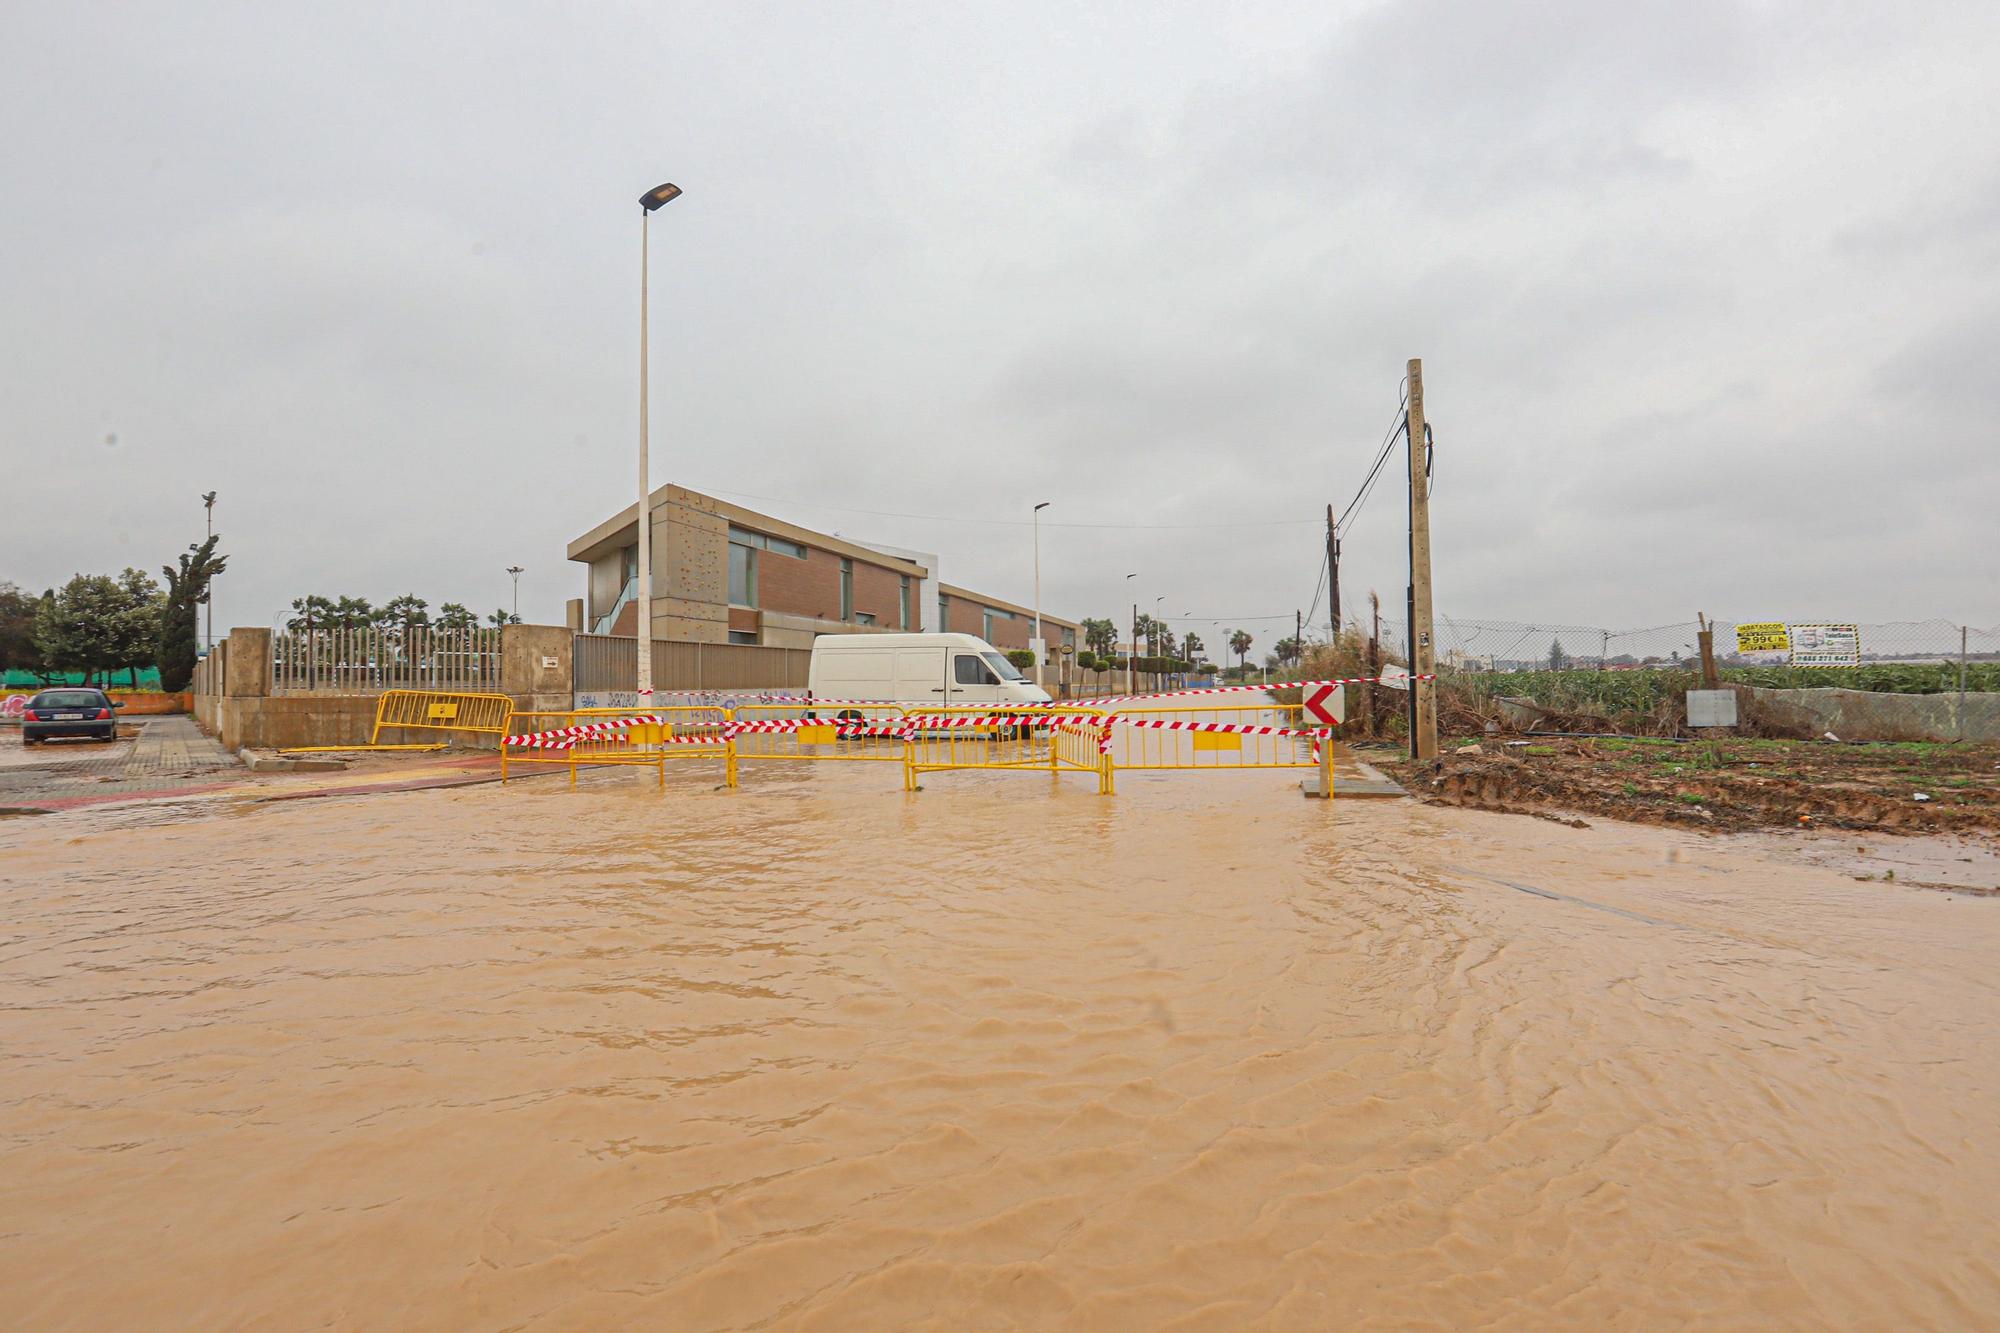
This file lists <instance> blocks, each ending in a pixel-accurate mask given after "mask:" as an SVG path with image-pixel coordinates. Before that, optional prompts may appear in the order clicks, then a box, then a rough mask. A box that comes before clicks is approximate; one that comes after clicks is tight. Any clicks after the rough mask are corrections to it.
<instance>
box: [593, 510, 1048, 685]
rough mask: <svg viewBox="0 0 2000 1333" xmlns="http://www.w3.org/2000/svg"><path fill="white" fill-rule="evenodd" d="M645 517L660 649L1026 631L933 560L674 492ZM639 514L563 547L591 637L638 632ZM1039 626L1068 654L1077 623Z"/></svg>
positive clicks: (1029, 615) (1020, 616) (1009, 643)
mask: <svg viewBox="0 0 2000 1333" xmlns="http://www.w3.org/2000/svg"><path fill="white" fill-rule="evenodd" d="M648 508H649V510H650V514H649V520H650V523H651V528H650V531H651V533H652V542H653V552H654V559H653V589H652V597H653V637H654V638H655V639H656V640H665V641H668V642H676V643H737V644H759V645H762V646H765V647H777V648H809V647H811V646H812V641H813V639H814V638H815V637H817V636H818V635H821V634H856V633H869V632H875V633H883V632H893V631H900V630H909V631H920V630H924V629H927V628H934V629H953V630H963V631H964V632H966V633H970V634H983V633H984V632H985V631H986V629H987V628H988V627H989V626H991V628H992V629H993V631H994V633H995V634H996V635H997V636H998V637H996V638H994V639H993V640H992V641H993V642H994V644H995V646H997V647H1003V648H1026V647H1027V646H1028V639H1029V637H1030V636H1031V635H1032V633H1033V627H1034V613H1033V611H1032V609H1030V608H1026V607H1023V606H1021V605H1019V604H1018V603H1015V602H1009V601H1006V600H1004V599H1000V598H995V597H988V596H984V595H982V594H979V593H973V592H968V591H966V590H965V589H963V588H951V587H948V586H946V585H943V584H941V583H939V582H938V580H937V573H936V570H935V568H934V566H935V564H936V563H937V561H936V557H923V556H922V553H919V552H907V551H901V550H895V549H890V548H880V547H871V546H866V545H862V544H860V543H857V542H852V541H848V540H846V539H845V538H842V537H837V536H834V535H832V534H829V533H823V532H815V531H813V530H812V529H810V528H801V527H799V526H797V525H796V524H791V523H786V522H784V521H783V520H781V519H775V518H772V517H770V516H769V515H767V514H759V513H757V512H755V511H754V510H749V509H745V508H743V507H741V506H740V505H733V504H730V503H728V502H727V501H724V500H718V499H716V498H715V497H713V496H708V495H703V494H701V493H700V492H698V491H690V490H688V489H687V488H686V487H682V486H674V485H667V486H662V487H661V488H660V489H659V490H657V491H655V492H653V495H652V497H651V500H650V503H649V506H648ZM638 510H639V506H638V505H636V504H634V505H630V506H628V507H627V508H626V509H625V510H623V511H622V512H621V513H619V514H618V515H617V516H616V517H613V518H610V519H607V520H606V521H605V522H603V523H601V524H599V525H598V526H597V527H595V528H593V529H592V530H591V531H589V532H587V533H585V534H584V535H583V536H581V537H579V538H577V539H576V540H575V541H573V542H571V543H570V544H569V552H568V554H569V558H570V559H571V560H575V561H577V562H579V563H581V564H583V565H585V566H587V572H586V574H585V578H584V586H585V597H584V603H585V604H584V608H583V624H584V626H585V628H586V629H587V630H588V631H590V632H593V633H610V634H615V635H633V634H636V633H637V631H638V605H637V600H636V587H635V584H636V578H635V571H636V568H637V549H638V548H637V541H638ZM732 534H734V535H732ZM732 546H736V547H739V548H742V554H739V555H735V556H732V554H731V547H732ZM912 557H921V558H912ZM732 559H735V560H738V561H747V562H749V563H750V564H751V565H753V566H754V570H755V577H754V591H751V592H750V593H749V596H748V597H747V599H745V600H740V601H739V600H732V598H731V595H730V564H731V561H732ZM844 586H845V587H846V588H847V589H848V590H849V591H850V593H851V596H849V597H843V587H844ZM947 619H948V620H949V623H948V624H947V623H944V622H945V621H946V620H947ZM1043 624H1044V627H1045V629H1046V637H1047V638H1048V640H1049V642H1050V644H1051V645H1052V646H1054V645H1058V644H1061V643H1063V642H1065V641H1068V642H1070V643H1071V644H1072V645H1074V644H1075V642H1076V636H1077V634H1078V632H1079V627H1078V626H1077V625H1076V623H1075V622H1073V621H1068V620H1063V619H1061V618H1059V617H1056V616H1052V615H1047V614H1045V615H1044V616H1043Z"/></svg>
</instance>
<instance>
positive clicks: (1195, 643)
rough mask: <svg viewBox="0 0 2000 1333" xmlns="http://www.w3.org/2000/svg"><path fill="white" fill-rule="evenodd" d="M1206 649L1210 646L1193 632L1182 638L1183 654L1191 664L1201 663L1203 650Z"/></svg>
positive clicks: (1190, 631)
mask: <svg viewBox="0 0 2000 1333" xmlns="http://www.w3.org/2000/svg"><path fill="white" fill-rule="evenodd" d="M1206 647H1208V645H1207V644H1205V643H1203V642H1202V641H1201V639H1200V638H1199V637H1198V636H1197V635H1196V634H1195V632H1194V631H1193V630H1189V631H1188V632H1187V633H1186V634H1183V635H1182V636H1181V653H1182V654H1183V655H1184V656H1185V657H1186V658H1187V660H1188V661H1189V662H1199V661H1200V660H1201V654H1202V650H1203V649H1204V648H1206Z"/></svg>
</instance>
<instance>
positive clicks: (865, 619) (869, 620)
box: [854, 611, 875, 625]
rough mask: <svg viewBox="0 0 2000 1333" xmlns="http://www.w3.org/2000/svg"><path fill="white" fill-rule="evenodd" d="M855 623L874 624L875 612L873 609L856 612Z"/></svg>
mask: <svg viewBox="0 0 2000 1333" xmlns="http://www.w3.org/2000/svg"><path fill="white" fill-rule="evenodd" d="M854 623H855V624H857V625H872V624H874V623H875V613H874V612H873V611H856V612H855V613H854Z"/></svg>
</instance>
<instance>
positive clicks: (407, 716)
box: [278, 690, 514, 754]
mask: <svg viewBox="0 0 2000 1333" xmlns="http://www.w3.org/2000/svg"><path fill="white" fill-rule="evenodd" d="M513 715H514V701H513V700H512V699H509V698H508V697H507V696H506V695H504V694H465V693H462V692H457V691H439V690H384V691H383V692H382V695H381V697H380V698H379V699H377V700H376V701H375V726H374V728H373V730H371V731H370V732H369V733H368V743H367V744H366V745H298V746H290V747H287V748H286V749H283V750H280V751H279V752H278V753H280V754H322V753H329V752H336V751H338V752H347V751H354V750H442V749H443V748H444V747H445V746H446V745H448V744H449V743H450V742H448V741H418V742H404V743H392V744H384V743H383V741H382V733H383V732H384V731H401V730H405V729H414V730H418V731H464V732H471V733H472V734H473V735H478V736H499V737H502V738H504V737H506V736H507V734H508V731H509V723H510V722H511V720H512V718H513Z"/></svg>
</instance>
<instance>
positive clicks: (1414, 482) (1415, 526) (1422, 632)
mask: <svg viewBox="0 0 2000 1333" xmlns="http://www.w3.org/2000/svg"><path fill="white" fill-rule="evenodd" d="M1405 421H1406V423H1407V425H1408V428H1409V429H1408V434H1409V440H1408V444H1409V449H1410V675H1411V677H1412V679H1411V681H1410V757H1411V758H1412V759H1415V760H1418V761H1420V762H1421V761H1423V760H1427V759H1435V758H1437V752H1438V735H1437V682H1436V681H1435V680H1417V679H1415V677H1418V676H1429V675H1433V674H1435V673H1436V671H1437V649H1436V646H1435V645H1434V644H1433V642H1432V632H1431V479H1430V450H1429V448H1428V447H1427V441H1426V439H1425V436H1424V363H1423V362H1422V361H1421V360H1419V359H1416V358H1412V359H1411V361H1410V405H1409V409H1408V415H1407V416H1406V417H1405Z"/></svg>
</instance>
